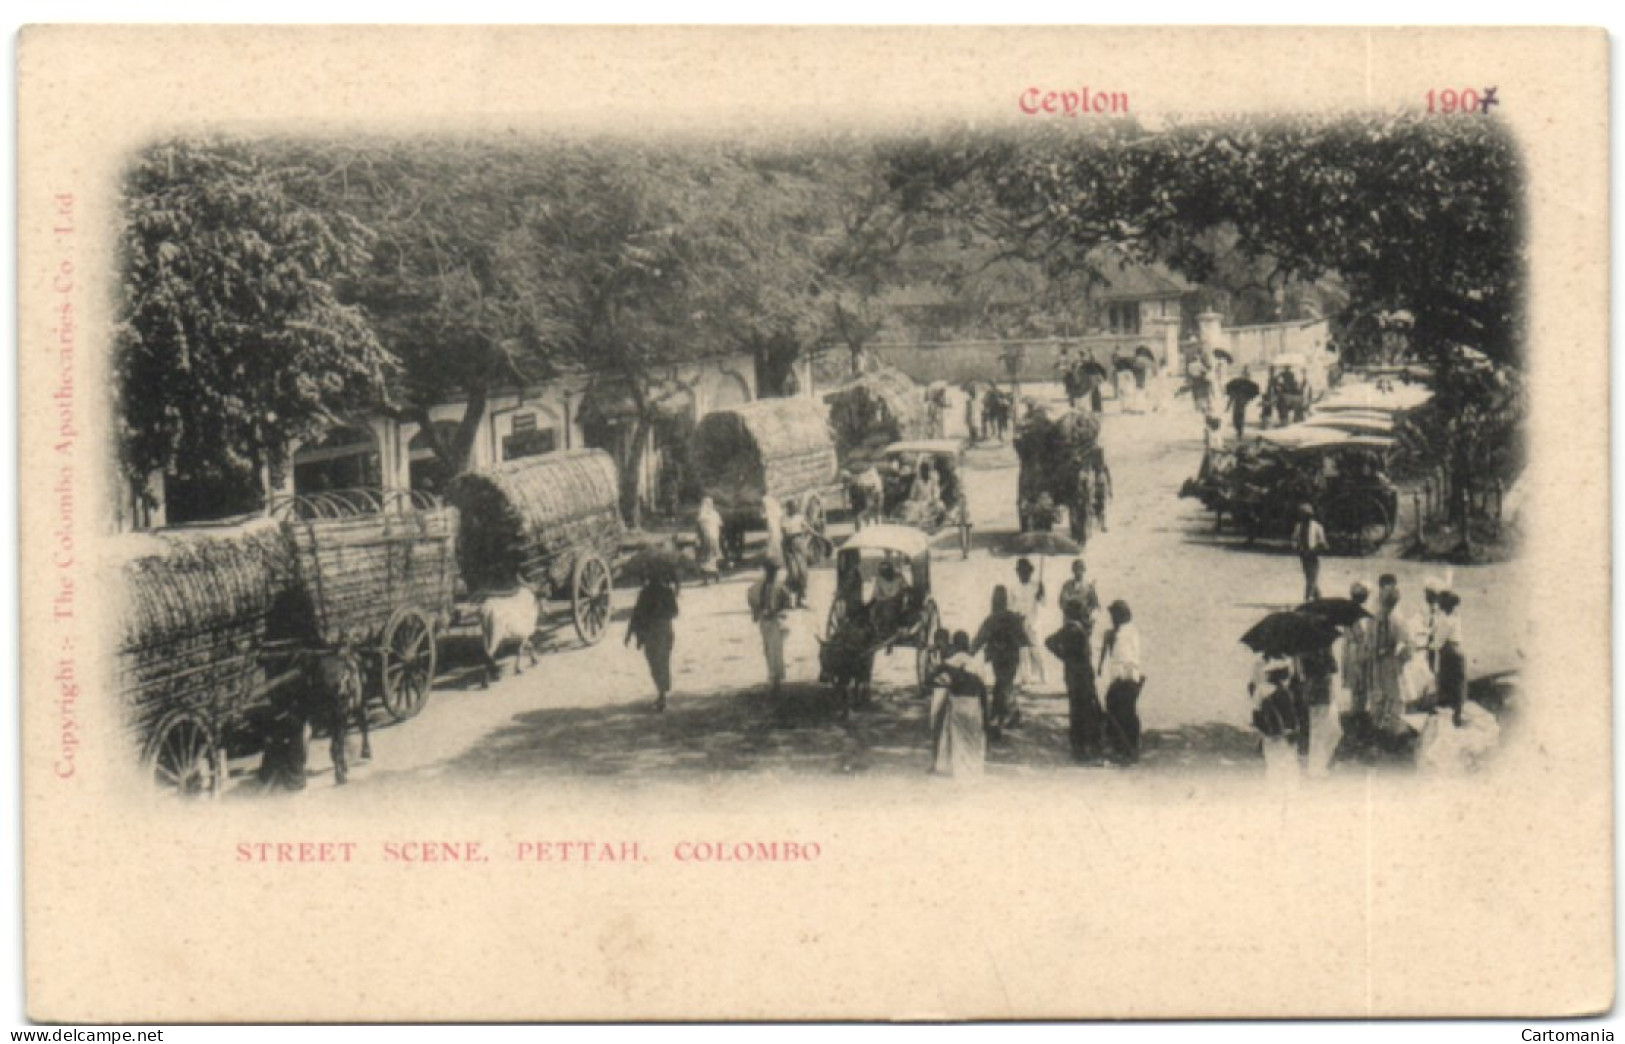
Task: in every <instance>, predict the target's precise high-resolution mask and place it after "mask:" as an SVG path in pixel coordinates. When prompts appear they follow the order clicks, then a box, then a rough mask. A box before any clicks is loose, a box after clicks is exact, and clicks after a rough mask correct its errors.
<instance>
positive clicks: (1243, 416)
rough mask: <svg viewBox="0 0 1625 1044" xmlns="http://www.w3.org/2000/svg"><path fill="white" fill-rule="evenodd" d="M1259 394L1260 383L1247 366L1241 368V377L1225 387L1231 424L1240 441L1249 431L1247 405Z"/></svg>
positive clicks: (1226, 403)
mask: <svg viewBox="0 0 1625 1044" xmlns="http://www.w3.org/2000/svg"><path fill="white" fill-rule="evenodd" d="M1258 392H1259V388H1258V382H1257V381H1255V380H1253V378H1252V371H1251V370H1249V369H1248V368H1247V367H1245V366H1243V367H1242V368H1241V376H1240V377H1237V378H1235V379H1234V380H1232V381H1231V382H1230V383H1228V384H1226V385H1225V386H1224V395H1225V405H1226V406H1227V407H1228V408H1229V410H1230V422H1231V423H1232V424H1234V425H1235V428H1236V438H1238V439H1240V438H1241V437H1242V436H1243V435H1244V434H1246V431H1247V404H1248V403H1250V402H1252V401H1253V400H1254V399H1256V398H1258Z"/></svg>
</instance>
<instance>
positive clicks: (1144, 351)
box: [1134, 344, 1157, 362]
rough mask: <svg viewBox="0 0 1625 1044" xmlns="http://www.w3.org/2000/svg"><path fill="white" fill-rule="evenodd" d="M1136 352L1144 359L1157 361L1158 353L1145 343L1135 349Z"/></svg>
mask: <svg viewBox="0 0 1625 1044" xmlns="http://www.w3.org/2000/svg"><path fill="white" fill-rule="evenodd" d="M1134 354H1135V355H1137V356H1139V357H1141V358H1144V359H1150V360H1151V361H1152V362H1156V361H1157V355H1156V353H1155V352H1153V351H1152V350H1151V349H1149V348H1147V347H1146V346H1145V345H1143V344H1142V345H1140V346H1139V347H1138V348H1136V349H1134Z"/></svg>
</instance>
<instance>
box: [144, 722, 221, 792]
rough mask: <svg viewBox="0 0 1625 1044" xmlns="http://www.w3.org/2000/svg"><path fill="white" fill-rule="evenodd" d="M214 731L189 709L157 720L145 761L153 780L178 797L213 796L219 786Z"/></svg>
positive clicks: (162, 788) (161, 787)
mask: <svg viewBox="0 0 1625 1044" xmlns="http://www.w3.org/2000/svg"><path fill="white" fill-rule="evenodd" d="M216 754H217V747H216V744H215V739H214V734H213V733H212V732H211V731H210V730H209V728H208V727H207V726H206V725H205V724H204V723H203V722H202V721H201V720H199V719H198V718H197V717H196V716H195V715H194V714H193V713H192V712H190V711H182V712H180V713H177V714H175V715H173V716H171V717H169V718H167V719H165V720H164V721H163V722H162V723H160V724H159V726H158V727H157V729H156V730H154V733H153V736H152V738H151V740H150V741H149V742H148V745H147V754H146V756H145V759H144V760H145V762H146V765H147V770H148V771H150V772H151V773H152V778H153V782H154V783H156V784H157V785H158V786H159V788H160V789H161V790H163V791H164V792H165V793H168V794H170V795H172V796H177V797H208V796H213V795H214V794H215V793H216V792H217V790H218V789H219V786H220V773H219V772H218V771H217V770H216V762H215V758H216Z"/></svg>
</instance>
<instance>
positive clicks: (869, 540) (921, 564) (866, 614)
mask: <svg viewBox="0 0 1625 1044" xmlns="http://www.w3.org/2000/svg"><path fill="white" fill-rule="evenodd" d="M887 563H889V564H891V565H892V567H893V568H894V569H895V570H896V571H897V572H898V574H899V575H900V576H901V577H903V579H904V590H903V592H902V594H901V596H900V603H899V604H898V605H897V606H896V607H895V608H894V611H893V612H892V613H891V614H890V618H889V619H886V620H885V622H884V623H882V622H881V620H880V618H879V614H878V613H877V598H876V597H875V595H876V585H877V582H878V578H879V574H880V570H881V566H882V565H884V564H887ZM941 621H942V617H941V613H940V612H939V611H938V609H937V600H936V596H935V595H934V594H932V591H931V538H930V537H929V536H928V535H927V534H925V533H922V532H921V531H920V530H918V529H915V528H914V527H913V526H899V525H887V524H881V525H872V526H865V527H864V528H863V529H862V530H860V531H858V532H857V533H855V534H853V535H852V536H851V537H850V538H849V539H848V540H847V541H846V542H845V543H844V544H842V545H841V547H840V549H839V550H838V551H836V553H835V597H834V599H833V600H832V601H831V603H830V607H829V617H828V619H827V620H826V622H825V626H824V637H825V640H826V641H833V640H837V639H838V638H839V639H844V640H849V641H851V640H852V632H853V631H854V630H860V631H861V635H860V636H859V637H858V638H857V639H856V640H855V641H854V642H853V644H867V645H868V646H870V647H872V648H876V649H878V648H882V647H893V648H895V647H899V646H901V647H906V648H913V649H914V651H915V652H914V664H915V676H916V678H917V679H918V681H919V684H920V688H921V691H922V692H923V691H924V689H925V686H926V685H927V684H928V682H929V681H930V678H931V672H932V671H933V670H935V669H936V666H937V649H936V646H935V644H934V642H933V638H934V637H935V635H936V633H937V628H938V627H940V626H941Z"/></svg>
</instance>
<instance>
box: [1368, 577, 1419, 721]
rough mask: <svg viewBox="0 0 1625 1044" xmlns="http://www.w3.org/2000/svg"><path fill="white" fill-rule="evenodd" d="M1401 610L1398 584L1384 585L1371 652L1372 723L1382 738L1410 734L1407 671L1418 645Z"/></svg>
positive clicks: (1380, 589)
mask: <svg viewBox="0 0 1625 1044" xmlns="http://www.w3.org/2000/svg"><path fill="white" fill-rule="evenodd" d="M1386 579H1387V578H1385V580H1386ZM1398 607H1399V587H1398V585H1397V584H1395V583H1391V582H1384V583H1383V584H1382V585H1381V586H1380V587H1379V589H1378V595H1377V619H1376V626H1375V628H1374V634H1373V640H1372V652H1371V655H1372V663H1373V670H1372V682H1373V691H1372V700H1371V724H1372V727H1373V728H1374V729H1375V730H1376V732H1377V735H1378V736H1379V737H1389V738H1398V737H1402V736H1405V735H1407V734H1409V732H1410V731H1411V728H1410V725H1408V724H1407V723H1406V721H1405V716H1404V715H1405V698H1406V694H1407V693H1408V692H1409V691H1410V687H1409V685H1408V684H1407V680H1406V677H1405V672H1406V670H1407V668H1408V667H1409V666H1410V662H1411V660H1412V658H1413V657H1414V656H1415V654H1416V645H1415V641H1414V639H1413V637H1412V635H1411V628H1410V625H1409V624H1408V623H1406V622H1405V618H1404V617H1403V616H1401V615H1400V614H1399V613H1398V612H1396V611H1395V610H1396V609H1398Z"/></svg>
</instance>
